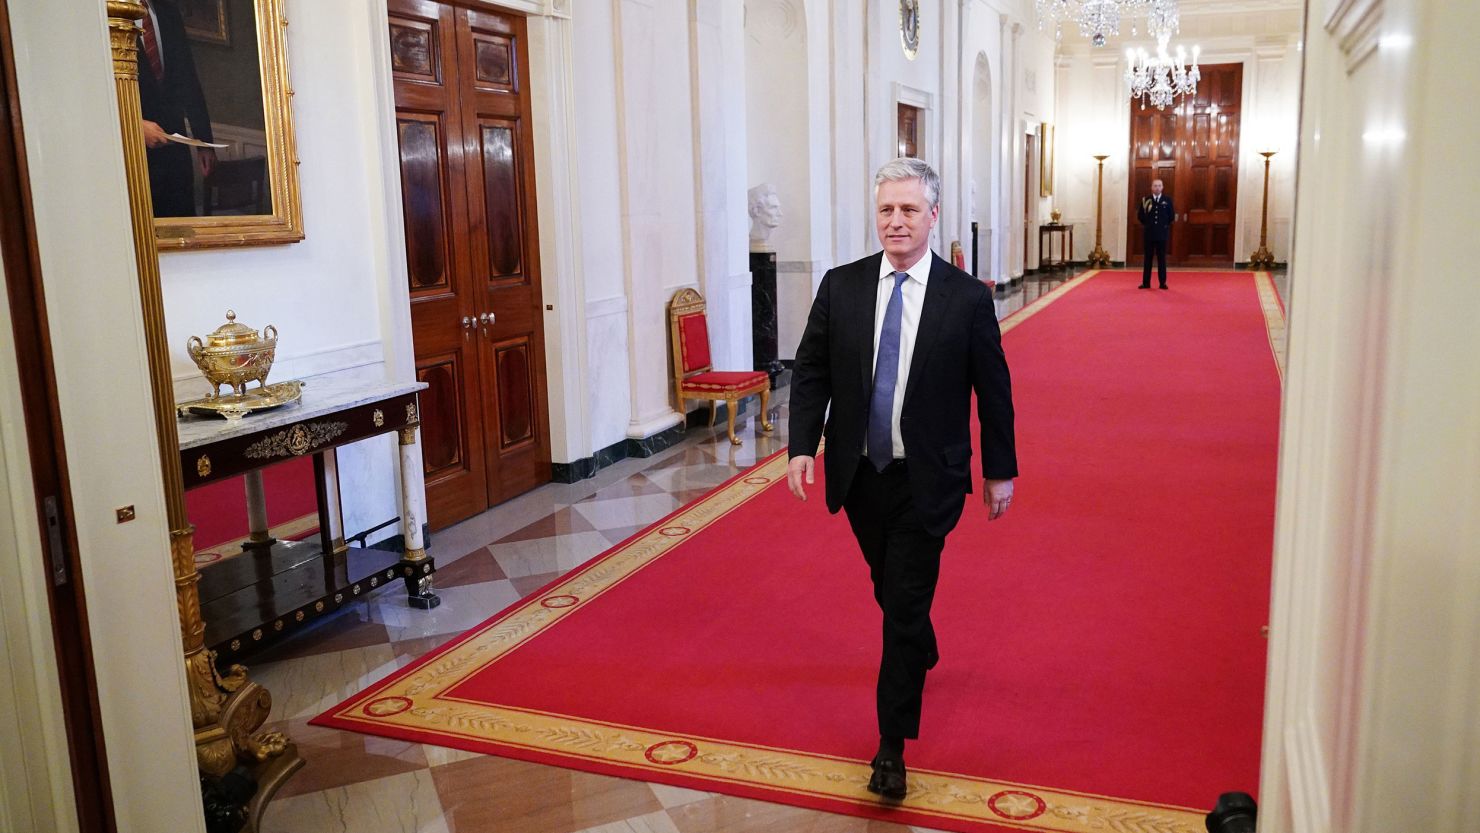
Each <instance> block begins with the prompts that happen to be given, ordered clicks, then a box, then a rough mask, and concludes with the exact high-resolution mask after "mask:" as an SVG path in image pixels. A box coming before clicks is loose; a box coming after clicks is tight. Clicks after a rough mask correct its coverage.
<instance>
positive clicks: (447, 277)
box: [396, 113, 452, 297]
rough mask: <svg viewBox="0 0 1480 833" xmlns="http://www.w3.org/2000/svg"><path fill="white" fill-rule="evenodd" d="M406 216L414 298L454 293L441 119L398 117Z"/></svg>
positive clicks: (403, 205) (402, 193) (425, 115)
mask: <svg viewBox="0 0 1480 833" xmlns="http://www.w3.org/2000/svg"><path fill="white" fill-rule="evenodd" d="M396 128H397V131H396V132H397V134H398V136H399V139H400V151H401V201H402V206H401V211H402V215H403V217H404V221H405V226H406V266H407V273H408V275H409V277H410V279H411V294H412V296H413V297H415V296H418V295H425V294H440V293H442V292H450V291H452V276H451V274H450V272H449V264H450V263H451V261H452V255H451V252H450V242H451V241H450V240H449V238H448V235H447V227H448V226H449V225H450V224H451V223H450V218H449V217H448V214H449V213H450V212H449V210H448V209H449V206H448V204H447V187H446V183H445V182H444V181H443V175H444V173H445V172H446V170H447V158H446V156H445V154H444V153H443V149H444V148H445V147H446V138H445V131H444V130H443V127H442V120H441V119H440V118H438V117H437V116H436V115H435V114H418V113H398V114H397V119H396Z"/></svg>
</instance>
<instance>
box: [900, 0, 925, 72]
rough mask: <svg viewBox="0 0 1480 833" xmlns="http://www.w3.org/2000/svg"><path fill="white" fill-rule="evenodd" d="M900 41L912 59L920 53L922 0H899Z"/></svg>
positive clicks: (906, 53) (908, 56)
mask: <svg viewBox="0 0 1480 833" xmlns="http://www.w3.org/2000/svg"><path fill="white" fill-rule="evenodd" d="M899 43H900V45H901V46H903V47H904V56H905V57H906V58H909V59H910V60H911V61H913V60H915V56H916V55H919V54H920V0H899Z"/></svg>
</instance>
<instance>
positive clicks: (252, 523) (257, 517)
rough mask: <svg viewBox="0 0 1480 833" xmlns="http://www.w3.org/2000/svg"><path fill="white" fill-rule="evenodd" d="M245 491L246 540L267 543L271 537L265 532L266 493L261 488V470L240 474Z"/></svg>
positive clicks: (253, 542)
mask: <svg viewBox="0 0 1480 833" xmlns="http://www.w3.org/2000/svg"><path fill="white" fill-rule="evenodd" d="M242 484H243V485H244V486H245V487H246V493H247V542H248V543H249V544H268V543H271V542H272V537H271V536H269V535H268V534H267V495H266V493H265V492H264V491H263V489H262V470H261V469H253V470H251V471H249V472H247V473H246V474H245V475H243V476H242Z"/></svg>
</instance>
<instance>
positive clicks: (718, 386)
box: [668, 289, 772, 445]
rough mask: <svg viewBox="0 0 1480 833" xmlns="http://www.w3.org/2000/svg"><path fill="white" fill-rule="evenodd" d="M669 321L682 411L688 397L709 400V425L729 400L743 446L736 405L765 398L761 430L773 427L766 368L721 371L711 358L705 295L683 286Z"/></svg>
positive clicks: (670, 306)
mask: <svg viewBox="0 0 1480 833" xmlns="http://www.w3.org/2000/svg"><path fill="white" fill-rule="evenodd" d="M668 320H669V322H670V323H671V324H672V333H673V375H674V378H675V380H676V384H675V391H676V392H677V394H678V410H679V411H680V412H687V411H688V400H690V399H707V400H709V425H710V427H713V426H714V420H715V417H716V415H717V413H718V411H719V403H720V402H721V401H724V402H726V403H728V405H729V407H727V408H726V409H725V410H726V411H728V416H729V434H730V442H731V443H733V444H735V445H740V438H739V437H737V436H735V406H736V405H737V404H738V403H739V402H740V400H742V399H744V398H745V397H747V396H755V395H756V394H759V395H760V397H761V414H760V423H761V429H762V430H764V431H765V432H766V433H770V432H771V430H772V426H771V422H770V420H769V419H768V418H767V415H766V411H767V410H768V409H769V408H770V405H771V377H770V376H768V375H767V374H766V372H765V371H764V370H733V371H720V370H715V369H714V363H713V361H712V360H711V359H710V357H709V319H708V317H707V316H706V315H705V304H704V296H703V295H700V294H699V293H698V292H697V291H695V290H693V289H681V290H679V291H678V293H677V294H675V295H674V296H673V300H672V301H671V302H670V303H669V304H668Z"/></svg>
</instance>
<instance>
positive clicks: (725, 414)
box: [550, 359, 793, 483]
mask: <svg viewBox="0 0 1480 833" xmlns="http://www.w3.org/2000/svg"><path fill="white" fill-rule="evenodd" d="M781 363H782V364H783V365H785V366H786V368H787V369H786V370H783V371H782V372H781V375H780V376H777V377H776V387H777V389H778V390H779V389H781V388H784V387H786V386H787V385H789V384H790V383H791V365H792V363H793V360H791V359H783V360H782V362H781ZM754 401H755V402H756V403H757V404H759V401H760V400H758V399H756V400H754ZM751 402H752V398H751V397H747V398H745V399H742V400H740V401H739V402H737V403H735V406H736V407H735V418H736V419H739V418H740V415H741V414H744V413H746V412H747V411H749V410H750V408H751ZM729 405H730V403H728V402H721V403H720V404H719V410H718V412H717V413H716V414H715V418H714V424H715V425H723V424H724V423H725V422H726V421H727V420H728V419H729ZM708 427H709V407H708V406H707V405H706V406H703V407H701V408H699V409H697V410H694V411H689V412H688V413H687V414H685V418H684V421H683V422H681V423H679V424H678V425H675V426H673V427H672V428H665V429H663V430H662V431H659V432H658V433H656V434H653V435H652V436H650V437H643V438H641V439H631V438H628V439H625V440H621V441H619V442H615V443H612V444H611V445H609V446H607V447H606V448H603V449H600V450H598V451H597V452H596V453H595V454H592V455H591V456H590V457H582V458H581V459H579V460H576V461H574V462H570V463H551V464H550V479H551V480H553V481H555V482H556V483H577V482H580V481H582V480H586V479H588V478H592V477H595V476H596V473H597V472H599V471H601V470H602V469H604V468H606V467H607V466H610V465H614V464H616V463H620V462H621V461H623V460H626V459H628V458H630V457H651V456H653V455H654V454H657V453H658V452H660V451H664V450H666V449H669V448H672V447H673V446H675V445H678V444H679V443H680V442H682V441H683V438H684V435H685V434H686V433H687V432H688V431H689V429H691V428H705V429H707V428H708Z"/></svg>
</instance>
